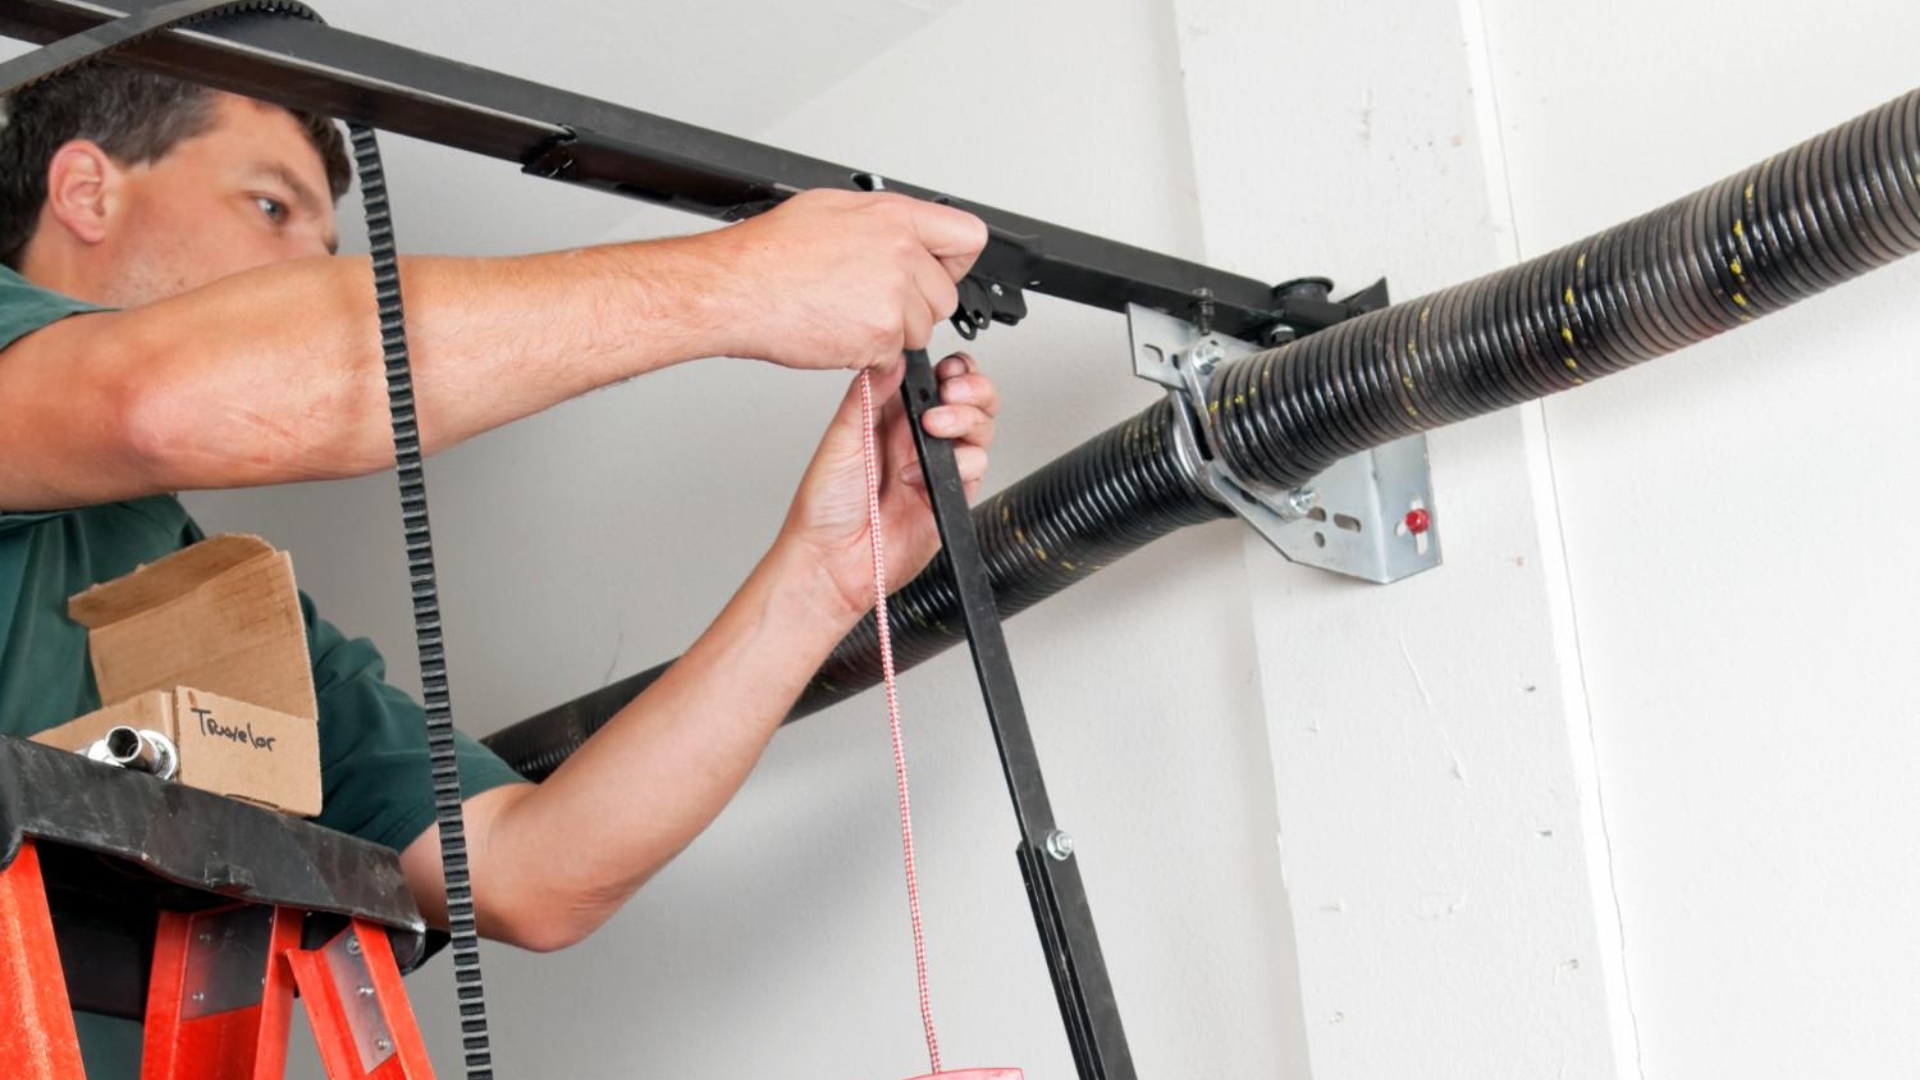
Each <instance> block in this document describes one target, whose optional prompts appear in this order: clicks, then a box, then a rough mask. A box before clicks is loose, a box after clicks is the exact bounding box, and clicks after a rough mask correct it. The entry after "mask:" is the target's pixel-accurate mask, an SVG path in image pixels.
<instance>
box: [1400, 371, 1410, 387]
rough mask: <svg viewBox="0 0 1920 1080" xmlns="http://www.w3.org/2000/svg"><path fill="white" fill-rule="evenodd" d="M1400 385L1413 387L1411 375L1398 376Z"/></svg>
mask: <svg viewBox="0 0 1920 1080" xmlns="http://www.w3.org/2000/svg"><path fill="white" fill-rule="evenodd" d="M1400 385H1401V386H1404V387H1406V388H1407V389H1409V390H1411V389H1413V376H1412V375H1402V376H1400Z"/></svg>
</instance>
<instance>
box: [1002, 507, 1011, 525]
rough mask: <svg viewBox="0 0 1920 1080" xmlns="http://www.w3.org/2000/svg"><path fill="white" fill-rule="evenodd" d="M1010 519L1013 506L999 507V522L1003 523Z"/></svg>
mask: <svg viewBox="0 0 1920 1080" xmlns="http://www.w3.org/2000/svg"><path fill="white" fill-rule="evenodd" d="M1012 520H1013V507H1011V506H1006V505H1002V506H1001V507H1000V524H1002V525H1005V524H1006V523H1007V522H1009V521H1012Z"/></svg>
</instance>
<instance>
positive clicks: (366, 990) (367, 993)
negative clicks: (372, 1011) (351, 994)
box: [356, 986, 373, 998]
mask: <svg viewBox="0 0 1920 1080" xmlns="http://www.w3.org/2000/svg"><path fill="white" fill-rule="evenodd" d="M356 992H357V993H358V994H359V995H360V996H361V997H363V998H370V997H372V996H373V987H371V986H362V987H360V988H359V989H358V991H356Z"/></svg>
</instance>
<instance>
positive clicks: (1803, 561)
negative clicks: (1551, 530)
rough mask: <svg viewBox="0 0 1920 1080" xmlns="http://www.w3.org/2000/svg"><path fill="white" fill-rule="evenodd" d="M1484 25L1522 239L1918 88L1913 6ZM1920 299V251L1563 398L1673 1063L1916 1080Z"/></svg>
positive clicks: (1647, 1059)
mask: <svg viewBox="0 0 1920 1080" xmlns="http://www.w3.org/2000/svg"><path fill="white" fill-rule="evenodd" d="M1487 20H1488V27H1489V35H1488V36H1489V42H1490V44H1491V46H1492V55H1493V57H1494V62H1493V69H1494V70H1495V71H1496V72H1498V73H1499V79H1498V83H1497V89H1498V96H1499V102H1500V117H1501V120H1502V122H1503V134H1504V138H1505V143H1506V146H1507V150H1508V162H1509V164H1510V166H1511V169H1512V172H1511V176H1512V190H1513V196H1514V198H1513V215H1514V225H1515V228H1516V231H1517V234H1518V239H1519V246H1520V248H1521V251H1522V253H1523V254H1526V255H1535V254H1540V253H1544V252H1546V251H1548V250H1550V249H1552V248H1553V247H1556V246H1558V245H1559V244H1561V243H1564V242H1566V241H1568V240H1571V239H1574V238H1576V237H1578V236H1580V235H1583V234H1584V233H1586V232H1587V231H1590V230H1591V229H1593V228H1594V227H1595V226H1598V225H1602V224H1604V223H1606V222H1609V221H1612V220H1615V219H1617V218H1622V217H1625V216H1627V215H1630V214H1632V213H1635V212H1637V211H1639V210H1641V209H1644V208H1648V207H1651V206H1653V205H1655V204H1657V203H1660V202H1663V201H1665V200H1666V199H1667V198H1669V197H1671V196H1674V195H1678V194H1680V193H1683V192H1685V191H1690V190H1693V189H1694V188H1696V187H1700V186H1703V185H1705V184H1707V183H1710V182H1712V181H1715V180H1718V179H1720V178H1721V177H1723V176H1725V175H1727V174H1729V173H1732V172H1734V171H1736V170H1737V169H1740V168H1742V167H1744V166H1746V165H1749V164H1751V163H1752V162H1755V161H1758V160H1760V159H1761V158H1763V157H1765V156H1767V155H1768V154H1770V153H1773V152H1776V151H1779V150H1784V149H1786V148H1787V147H1789V146H1791V145H1793V144H1794V143H1797V142H1799V141H1800V140H1801V139H1804V138H1806V137H1809V136H1811V135H1814V134H1817V133H1819V132H1821V131H1824V130H1826V129H1828V128H1830V127H1832V126H1834V125H1836V124H1839V123H1841V122H1843V121H1845V120H1847V119H1850V118H1851V117H1853V116H1854V115H1856V114H1858V113H1860V112H1863V111H1865V110H1867V109H1869V108H1872V107H1873V106H1876V105H1878V104H1880V103H1881V102H1883V101H1886V100H1888V99H1890V98H1893V97H1895V96H1897V95H1899V94H1901V93H1904V92H1906V91H1908V90H1910V89H1912V88H1913V87H1914V86H1915V85H1916V83H1920V65H1916V64H1915V63H1914V53H1913V48H1912V43H1913V42H1914V41H1915V40H1917V39H1920V7H1916V6H1915V5H1913V4H1910V3H1878V2H1875V3H1850V4H1840V5H1833V6H1829V7H1824V8H1822V7H1815V6H1807V5H1798V4H1789V3H1781V2H1765V3H1759V4H1744V5H1737V6H1736V5H1731V4H1671V3H1656V2H1652V0H1625V2H1622V3H1614V4H1610V5H1606V6H1605V8H1604V9H1602V8H1600V7H1596V6H1582V5H1578V4H1573V3H1555V4H1550V5H1542V4H1537V3H1515V2H1510V0H1494V2H1490V3H1489V4H1488V7H1487ZM1655 28H1657V32H1654V30H1655ZM1686 106H1690V108H1688V107H1686ZM1916 295H1920V264H1917V263H1915V262H1913V261H1911V260H1909V261H1908V262H1906V263H1903V264H1900V265H1897V266H1894V267H1891V268H1888V269H1886V270H1883V271H1881V272H1879V273H1877V274H1875V275H1873V276H1871V277H1869V278H1867V279H1864V280H1862V281H1859V282H1856V283H1854V284H1852V285H1849V286H1847V287H1845V288H1843V289H1841V290H1838V291H1836V292H1834V293H1832V294H1830V295H1827V296H1823V297H1820V298H1817V299H1815V300H1812V301H1809V302H1807V303H1805V304H1803V305H1801V306H1799V307H1797V308H1795V309H1794V310H1792V311H1789V312H1786V313H1784V314H1782V315H1779V316H1777V317H1775V318H1772V319H1769V320H1767V321H1765V322H1763V323H1761V324H1760V325H1756V326H1753V327H1750V328H1747V329H1745V330H1743V331H1742V332H1740V333H1737V334H1732V335H1729V336H1727V337H1724V338H1721V339H1718V340H1716V341H1714V342H1712V343H1710V344H1708V345H1705V346H1701V347H1699V348H1696V349H1694V350H1692V351H1691V352H1690V353H1689V354H1688V355H1686V356H1685V357H1676V358H1674V359H1672V360H1670V361H1667V362H1663V363H1658V364H1654V365H1652V366H1650V367H1648V368H1646V369H1645V370H1642V371H1637V372H1633V373H1631V374H1629V375H1626V376H1623V377H1621V378H1620V379H1618V380H1615V381H1610V382H1606V383H1603V384H1601V385H1598V386H1594V387H1592V388H1590V389H1588V390H1585V391H1582V392H1581V393H1577V394H1573V395H1569V396H1565V397H1562V398H1558V399H1555V400H1554V401H1552V402H1551V403H1550V404H1548V406H1547V409H1546V417H1547V428H1548V431H1549V432H1550V433H1551V436H1552V443H1551V448H1552V465H1553V475H1554V477H1555V481H1556V487H1557V490H1558V492H1559V495H1560V502H1559V511H1560V515H1561V521H1562V523H1563V525H1564V531H1565V536H1566V542H1567V549H1566V550H1567V561H1568V568H1569V571H1570V575H1571V583H1572V589H1573V595H1574V602H1575V605H1576V610H1577V611H1578V616H1579V618H1578V622H1579V642H1580V655H1581V659H1582V662H1583V665H1584V669H1585V672H1586V685H1587V691H1588V694H1587V701H1588V704H1589V705H1590V707H1591V711H1592V720H1593V735H1594V744H1595V746H1596V747H1597V749H1598V754H1599V764H1600V775H1601V777H1602V791H1603V793H1604V795H1605V798H1606V807H1607V823H1608V831H1609V834H1610V836H1611V838H1612V857H1613V864H1614V868H1615V881H1616V884H1617V887H1618V893H1619V904H1620V916H1621V921H1622V924H1623V926H1624V929H1625V935H1626V945H1627V952H1626V956H1627V973H1628V977H1629V980H1630V985H1631V988H1632V1002H1633V1009H1634V1014H1635V1016H1636V1017H1637V1019H1638V1024H1637V1027H1638V1031H1639V1042H1640V1049H1641V1055H1640V1056H1641V1063H1642V1067H1641V1072H1642V1073H1643V1074H1644V1075H1645V1076H1647V1077H1652V1078H1656V1080H1678V1078H1683V1077H1699V1076H1741V1077H1749V1078H1753V1080H1775V1078H1780V1080H1784V1078H1788V1077H1794V1078H1800V1077H1810V1076H1823V1077H1824V1076H1835V1077H1838V1076H1848V1077H1862V1078H1869V1077H1870V1078H1883V1077H1911V1076H1913V1075H1915V1073H1916V1071H1920V1029H1916V1027H1915V1025H1914V1024H1913V1022H1912V1018H1913V1017H1914V1016H1915V1015H1916V1014H1920V930H1917V929H1916V926H1917V925H1920V924H1916V921H1915V919H1914V917H1913V911H1912V902H1911V898H1912V897H1913V896H1914V895H1915V893H1916V891H1920V847H1916V845H1915V844H1914V842H1913V840H1912V837H1911V834H1910V825H1911V823H1912V822H1913V821H1915V820H1916V819H1920V793H1916V792H1917V789H1916V787H1915V785H1914V783H1913V775H1914V774H1913V769H1914V763H1915V762H1916V761H1920V732H1916V729H1915V726H1914V724H1913V719H1914V717H1915V715H1916V709H1915V706H1914V701H1913V696H1912V690H1911V688H1910V683H1911V673H1912V671H1913V659H1912V652H1911V651H1912V646H1913V642H1914V640H1915V636H1914V632H1913V628H1912V624H1913V612H1914V611H1915V609H1916V605H1920V574H1916V573H1915V571H1914V568H1913V563H1912V560H1910V559H1907V558H1905V557H1904V556H1903V552H1904V551H1906V550H1907V549H1908V548H1909V547H1910V545H1911V542H1912V541H1911V538H1912V537H1914V536H1915V535H1917V534H1920V506H1917V505H1916V504H1915V502H1914V500H1912V499H1911V498H1908V497H1907V492H1908V491H1910V490H1911V488H1912V480H1911V477H1912V469H1913V467H1914V462H1916V461H1920V435H1917V434H1916V431H1917V430H1920V429H1916V427H1915V425H1914V423H1913V420H1912V417H1911V413H1910V410H1909V409H1908V408H1907V404H1906V403H1907V402H1910V401H1912V400H1914V399H1915V397H1916V396H1920V369H1917V368H1916V367H1915V365H1914V363H1913V349H1912V345H1911V343H1912V341H1913V340H1914V339H1915V337H1916V335H1920V308H1916V306H1915V304H1914V302H1913V301H1914V297H1915V296H1916Z"/></svg>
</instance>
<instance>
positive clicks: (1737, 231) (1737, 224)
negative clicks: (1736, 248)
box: [1733, 218, 1747, 240]
mask: <svg viewBox="0 0 1920 1080" xmlns="http://www.w3.org/2000/svg"><path fill="white" fill-rule="evenodd" d="M1733 235H1735V236H1738V237H1740V238H1741V239H1742V240H1744V239H1746V236H1747V226H1746V225H1745V224H1744V223H1743V222H1742V221H1741V220H1740V219H1739V218H1734V219H1733Z"/></svg>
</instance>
